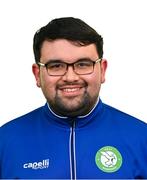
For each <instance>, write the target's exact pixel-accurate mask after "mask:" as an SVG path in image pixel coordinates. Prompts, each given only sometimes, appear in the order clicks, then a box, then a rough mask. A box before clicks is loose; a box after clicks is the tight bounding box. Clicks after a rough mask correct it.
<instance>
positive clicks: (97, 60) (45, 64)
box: [37, 58, 102, 76]
mask: <svg viewBox="0 0 147 180" xmlns="http://www.w3.org/2000/svg"><path fill="white" fill-rule="evenodd" d="M101 60H102V58H97V59H96V60H94V61H93V60H89V61H91V62H92V63H93V71H94V66H95V64H97V63H98V62H100V61H101ZM78 61H80V60H78ZM78 61H76V62H73V63H66V62H63V61H62V62H63V63H64V64H66V71H65V73H64V74H62V75H52V74H50V73H49V71H48V68H47V65H48V64H49V63H50V61H48V62H47V63H42V62H38V63H37V65H38V66H41V67H45V68H46V71H47V73H48V75H49V76H64V75H65V74H66V73H67V71H68V67H69V66H72V68H73V71H74V73H76V74H77V75H87V74H92V73H93V71H92V72H90V73H84V74H79V73H77V72H76V71H75V66H74V64H75V63H77V62H78Z"/></svg>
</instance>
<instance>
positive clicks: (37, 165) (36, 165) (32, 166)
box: [23, 159, 49, 169]
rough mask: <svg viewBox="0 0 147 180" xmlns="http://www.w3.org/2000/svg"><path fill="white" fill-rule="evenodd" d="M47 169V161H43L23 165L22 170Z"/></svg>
mask: <svg viewBox="0 0 147 180" xmlns="http://www.w3.org/2000/svg"><path fill="white" fill-rule="evenodd" d="M48 167H49V159H44V160H42V161H39V162H29V163H25V164H24V165H23V168H24V169H28V168H30V169H45V168H48Z"/></svg>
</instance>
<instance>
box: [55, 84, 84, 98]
mask: <svg viewBox="0 0 147 180" xmlns="http://www.w3.org/2000/svg"><path fill="white" fill-rule="evenodd" d="M84 89H85V88H84V87H83V86H79V85H78V86H77V85H76V86H73V85H72V86H62V87H60V88H59V91H60V93H61V94H62V96H64V97H76V96H80V95H81V94H83V93H84Z"/></svg>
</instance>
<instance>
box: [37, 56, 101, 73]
mask: <svg viewBox="0 0 147 180" xmlns="http://www.w3.org/2000/svg"><path fill="white" fill-rule="evenodd" d="M100 61H101V59H96V60H95V61H92V60H90V59H81V60H78V61H76V62H74V63H65V62H63V61H61V60H50V61H49V62H47V63H45V64H44V63H41V62H38V63H37V64H38V65H39V66H42V67H45V68H46V70H47V73H48V75H49V76H64V75H65V74H66V73H67V71H68V67H69V66H72V68H73V70H74V72H75V73H76V74H78V75H86V74H91V73H93V70H94V65H95V64H96V63H98V62H100Z"/></svg>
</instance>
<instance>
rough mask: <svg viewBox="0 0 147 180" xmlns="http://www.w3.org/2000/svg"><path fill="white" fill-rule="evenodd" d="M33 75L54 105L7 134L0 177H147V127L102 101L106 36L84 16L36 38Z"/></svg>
mask: <svg viewBox="0 0 147 180" xmlns="http://www.w3.org/2000/svg"><path fill="white" fill-rule="evenodd" d="M33 47H34V55H35V60H36V63H35V64H33V66H32V70H33V73H34V76H35V78H36V83H37V86H38V87H40V88H41V89H42V92H43V94H44V96H45V98H46V100H47V103H46V104H45V106H43V107H40V108H38V109H36V110H34V111H32V112H30V113H28V114H26V115H24V116H22V117H19V118H17V119H15V120H13V121H11V122H9V123H7V124H5V125H3V126H2V127H1V129H0V178H3V179H5V178H6V179H7V178H9V179H127V178H128V179H137V178H143V179H145V178H147V126H146V124H145V123H144V122H142V121H140V120H138V119H136V118H134V117H132V116H130V115H128V114H125V113H123V112H121V111H119V110H117V109H115V108H113V107H110V106H108V105H106V104H104V103H103V102H102V101H101V99H100V98H99V92H100V87H101V84H102V83H103V82H104V81H105V72H106V68H107V61H106V60H105V59H103V39H102V37H101V36H100V35H99V34H98V33H97V32H96V31H95V30H94V29H92V28H91V27H90V26H89V25H87V24H86V23H84V22H83V21H81V20H80V19H76V18H72V17H68V18H59V19H54V20H52V21H51V22H50V23H49V24H47V25H46V26H44V27H42V28H41V29H40V30H39V31H37V32H36V34H35V36H34V46H33Z"/></svg>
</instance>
